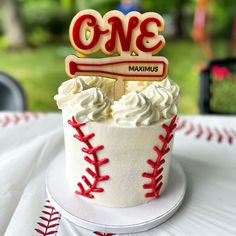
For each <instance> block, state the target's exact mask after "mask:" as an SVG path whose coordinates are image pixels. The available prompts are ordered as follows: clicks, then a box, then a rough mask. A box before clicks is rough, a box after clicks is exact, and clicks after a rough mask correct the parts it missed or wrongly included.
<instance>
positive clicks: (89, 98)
mask: <svg viewBox="0 0 236 236" xmlns="http://www.w3.org/2000/svg"><path fill="white" fill-rule="evenodd" d="M68 109H69V110H70V111H71V112H72V113H73V115H74V116H75V119H76V120H77V121H82V122H88V121H100V120H104V119H106V118H108V117H109V115H110V100H109V98H108V97H107V96H106V94H105V92H104V91H103V90H102V89H100V88H89V89H87V90H84V91H81V92H80V93H78V94H76V95H75V97H74V98H73V99H72V100H71V101H70V102H69V104H68Z"/></svg>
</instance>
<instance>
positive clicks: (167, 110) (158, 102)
mask: <svg viewBox="0 0 236 236" xmlns="http://www.w3.org/2000/svg"><path fill="white" fill-rule="evenodd" d="M143 93H144V94H145V95H146V96H147V97H148V98H149V99H150V101H151V102H152V105H153V108H154V109H155V110H156V111H158V112H160V113H161V117H162V118H165V119H166V118H170V117H172V116H173V115H175V114H177V105H176V101H174V98H173V95H172V93H171V92H170V91H168V90H167V89H166V88H164V87H161V86H159V85H156V84H151V85H149V86H148V87H147V88H146V89H145V90H144V91H143Z"/></svg>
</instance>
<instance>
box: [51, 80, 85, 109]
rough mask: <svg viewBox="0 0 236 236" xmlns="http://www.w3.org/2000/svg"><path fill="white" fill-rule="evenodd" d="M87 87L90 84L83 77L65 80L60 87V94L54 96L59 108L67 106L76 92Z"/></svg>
mask: <svg viewBox="0 0 236 236" xmlns="http://www.w3.org/2000/svg"><path fill="white" fill-rule="evenodd" d="M86 89H88V86H87V85H86V84H85V83H84V81H83V80H82V79H81V78H73V79H69V80H67V81H65V82H63V83H62V84H61V86H60V87H59V89H58V94H57V95H55V96H54V99H55V100H56V101H57V106H58V108H60V109H63V108H65V107H66V106H67V105H68V102H69V101H70V100H72V99H73V98H74V97H75V94H77V93H79V92H81V91H83V90H86Z"/></svg>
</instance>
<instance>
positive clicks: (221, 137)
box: [215, 128, 223, 143]
mask: <svg viewBox="0 0 236 236" xmlns="http://www.w3.org/2000/svg"><path fill="white" fill-rule="evenodd" d="M215 131H216V134H217V142H218V143H221V142H222V141H223V135H222V134H221V132H220V130H219V129H218V128H215Z"/></svg>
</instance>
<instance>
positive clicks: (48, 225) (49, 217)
mask: <svg viewBox="0 0 236 236" xmlns="http://www.w3.org/2000/svg"><path fill="white" fill-rule="evenodd" d="M44 208H45V210H43V211H42V213H43V215H42V216H40V217H39V218H40V219H41V222H37V224H38V225H39V226H40V228H36V229H34V230H35V231H36V232H38V233H39V234H40V235H43V236H46V235H52V234H56V233H57V230H56V229H57V227H58V225H59V221H60V219H61V215H60V213H59V212H57V211H56V210H55V208H54V207H53V206H52V205H51V204H50V201H48V200H47V201H46V204H45V205H44Z"/></svg>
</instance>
